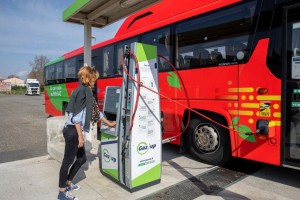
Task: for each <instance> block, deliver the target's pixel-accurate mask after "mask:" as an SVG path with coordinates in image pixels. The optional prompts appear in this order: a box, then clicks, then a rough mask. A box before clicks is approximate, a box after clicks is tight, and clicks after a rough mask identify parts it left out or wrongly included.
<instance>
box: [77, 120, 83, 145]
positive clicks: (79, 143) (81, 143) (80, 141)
mask: <svg viewBox="0 0 300 200" xmlns="http://www.w3.org/2000/svg"><path fill="white" fill-rule="evenodd" d="M75 128H76V130H77V134H78V148H81V147H83V145H84V138H83V135H82V130H81V127H80V124H77V123H75Z"/></svg>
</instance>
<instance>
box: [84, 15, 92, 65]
mask: <svg viewBox="0 0 300 200" xmlns="http://www.w3.org/2000/svg"><path fill="white" fill-rule="evenodd" d="M91 46H92V23H91V22H90V21H88V20H86V21H85V22H84V64H87V65H88V66H91V65H92V49H91Z"/></svg>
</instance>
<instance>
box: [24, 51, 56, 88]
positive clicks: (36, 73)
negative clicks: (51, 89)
mask: <svg viewBox="0 0 300 200" xmlns="http://www.w3.org/2000/svg"><path fill="white" fill-rule="evenodd" d="M48 62H50V59H49V58H47V57H46V56H43V55H39V56H35V58H34V61H33V62H30V63H29V65H30V66H31V67H32V70H31V72H29V74H28V76H27V77H28V78H35V79H37V80H38V81H39V82H40V84H41V85H43V84H44V66H45V64H46V63H48Z"/></svg>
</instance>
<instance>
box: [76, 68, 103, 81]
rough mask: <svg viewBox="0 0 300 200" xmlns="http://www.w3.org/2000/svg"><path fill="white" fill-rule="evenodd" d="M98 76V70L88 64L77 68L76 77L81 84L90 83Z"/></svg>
mask: <svg viewBox="0 0 300 200" xmlns="http://www.w3.org/2000/svg"><path fill="white" fill-rule="evenodd" d="M98 78H99V72H98V71H97V70H96V69H95V68H94V67H90V66H83V67H81V68H80V69H79V72H78V79H79V80H80V82H81V83H82V84H83V85H90V83H91V81H93V80H97V79H98Z"/></svg>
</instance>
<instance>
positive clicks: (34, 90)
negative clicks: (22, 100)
mask: <svg viewBox="0 0 300 200" xmlns="http://www.w3.org/2000/svg"><path fill="white" fill-rule="evenodd" d="M25 94H26V95H40V82H39V81H38V80H37V79H27V80H26V93H25Z"/></svg>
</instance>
